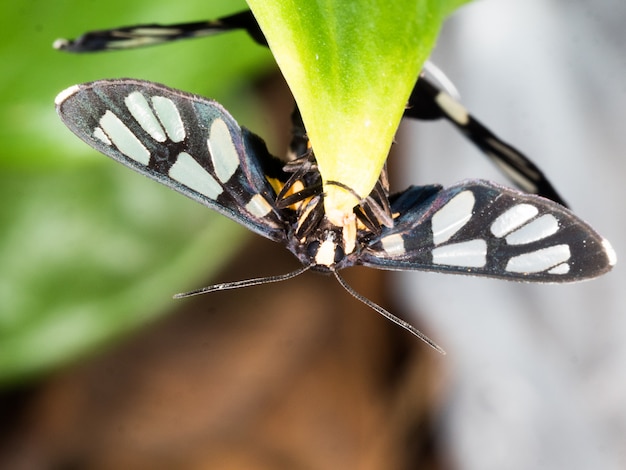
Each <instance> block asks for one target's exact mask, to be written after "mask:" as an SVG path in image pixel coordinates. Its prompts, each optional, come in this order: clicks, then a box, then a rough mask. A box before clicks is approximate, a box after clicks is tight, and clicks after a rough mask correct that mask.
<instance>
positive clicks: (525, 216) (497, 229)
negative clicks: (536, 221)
mask: <svg viewBox="0 0 626 470" xmlns="http://www.w3.org/2000/svg"><path fill="white" fill-rule="evenodd" d="M538 213H539V209H537V208H536V207H535V206H532V205H530V204H518V205H516V206H513V207H511V208H509V209H507V210H506V211H504V212H503V213H502V214H500V215H499V216H498V218H497V219H496V220H495V221H494V222H493V224H491V233H493V234H494V236H496V237H498V238H501V237H503V236H505V235H506V234H507V233H510V232H512V231H513V230H515V229H516V228H518V227H521V226H522V225H524V224H525V223H526V222H528V221H529V220H530V219H532V218H533V217H535V216H536V215H537V214H538Z"/></svg>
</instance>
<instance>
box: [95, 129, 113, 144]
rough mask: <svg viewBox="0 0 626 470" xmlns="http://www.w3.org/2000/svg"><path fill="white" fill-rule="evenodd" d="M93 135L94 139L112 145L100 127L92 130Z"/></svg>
mask: <svg viewBox="0 0 626 470" xmlns="http://www.w3.org/2000/svg"><path fill="white" fill-rule="evenodd" d="M93 136H94V137H95V138H96V139H98V140H100V141H102V142H104V143H105V144H106V145H113V144H112V143H111V141H110V140H109V138H108V137H107V135H106V134H105V133H104V131H103V130H102V128H100V127H96V128H95V129H94V130H93Z"/></svg>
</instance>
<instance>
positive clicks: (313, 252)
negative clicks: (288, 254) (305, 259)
mask: <svg viewBox="0 0 626 470" xmlns="http://www.w3.org/2000/svg"><path fill="white" fill-rule="evenodd" d="M319 249H320V242H319V240H315V241H312V242H311V243H309V244H308V246H307V247H306V254H307V255H309V257H311V258H315V257H316V256H317V252H318V251H319Z"/></svg>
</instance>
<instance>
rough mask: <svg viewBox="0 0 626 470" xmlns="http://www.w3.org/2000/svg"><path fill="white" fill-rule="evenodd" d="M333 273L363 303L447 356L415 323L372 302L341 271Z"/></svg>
mask: <svg viewBox="0 0 626 470" xmlns="http://www.w3.org/2000/svg"><path fill="white" fill-rule="evenodd" d="M333 274H334V275H335V278H337V281H339V284H341V286H342V287H343V288H344V289H345V290H346V291H347V292H348V293H349V294H350V295H351V296H352V297H354V298H355V299H357V300H359V301H361V302H362V303H364V304H365V305H367V306H368V307H369V308H371V309H372V310H374V311H375V312H378V313H380V314H381V315H382V316H383V317H385V318H386V319H388V320H391V321H392V322H393V323H395V324H396V325H398V326H400V327H402V328H404V329H405V330H407V331H408V332H409V333H411V334H413V335H415V336H417V337H418V338H419V339H421V340H422V341H424V342H425V343H426V344H427V345H428V346H430V347H431V348H433V349H434V350H435V351H437V352H439V353H441V354H443V355H444V356H445V354H446V352H445V351H444V350H443V348H442V347H441V346H439V345H438V344H437V343H435V342H434V341H433V340H432V339H430V338H429V337H428V336H426V335H425V334H424V333H422V332H421V331H420V330H418V329H417V328H415V327H414V326H413V325H411V324H410V323H408V322H405V321H404V320H402V319H401V318H398V317H396V316H395V315H393V314H392V313H390V312H388V311H387V310H385V309H384V308H382V307H381V306H380V305H378V304H376V303H374V302H372V301H371V300H370V299H368V298H367V297H364V296H362V295H361V294H359V293H358V292H357V291H355V290H354V289H353V288H352V287H350V286H349V285H348V284H347V283H346V281H345V280H344V279H343V278H342V277H341V276H340V275H339V273H337V272H336V271H333Z"/></svg>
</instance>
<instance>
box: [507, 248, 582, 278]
mask: <svg viewBox="0 0 626 470" xmlns="http://www.w3.org/2000/svg"><path fill="white" fill-rule="evenodd" d="M570 256H571V253H570V249H569V245H554V246H550V247H548V248H542V249H541V250H537V251H532V252H530V253H524V254H522V255H518V256H514V257H512V258H511V259H510V260H509V262H508V263H507V265H506V270H507V271H509V272H511V273H539V272H542V271H545V270H546V269H550V268H552V267H553V266H557V265H559V264H561V263H565V262H566V261H567V260H569V259H570Z"/></svg>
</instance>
